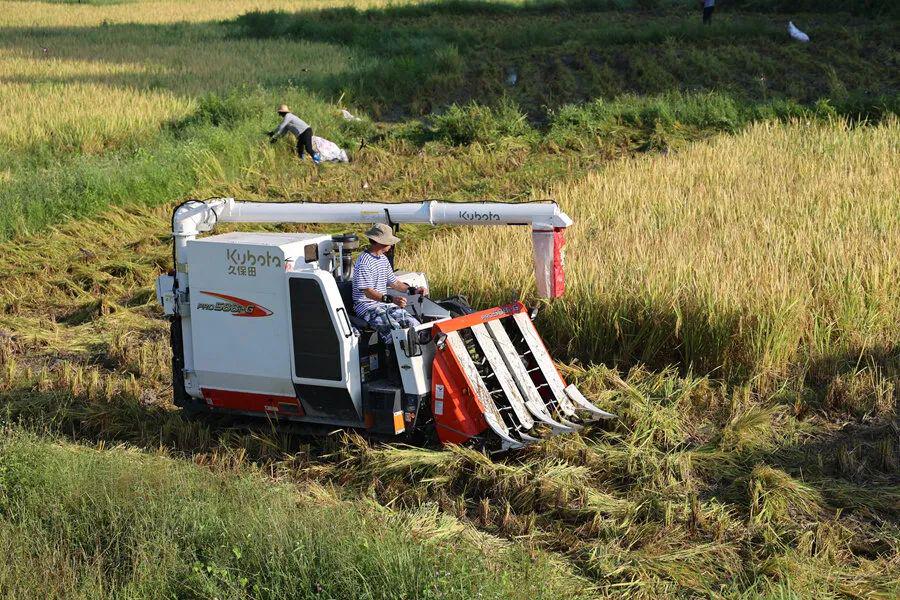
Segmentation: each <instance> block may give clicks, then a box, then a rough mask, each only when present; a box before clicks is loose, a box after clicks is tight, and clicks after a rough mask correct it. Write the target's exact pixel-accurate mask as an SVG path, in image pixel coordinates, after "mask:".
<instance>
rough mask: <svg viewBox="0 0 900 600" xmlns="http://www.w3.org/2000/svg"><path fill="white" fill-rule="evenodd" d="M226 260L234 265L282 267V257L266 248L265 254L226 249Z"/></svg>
mask: <svg viewBox="0 0 900 600" xmlns="http://www.w3.org/2000/svg"><path fill="white" fill-rule="evenodd" d="M225 260H226V261H227V262H229V263H231V264H232V265H238V266H247V267H280V266H281V257H280V256H276V255H274V254H272V253H271V252H269V251H268V250H266V253H265V254H254V253H253V252H250V251H249V250H244V251H243V252H239V251H238V250H236V249H231V250H225Z"/></svg>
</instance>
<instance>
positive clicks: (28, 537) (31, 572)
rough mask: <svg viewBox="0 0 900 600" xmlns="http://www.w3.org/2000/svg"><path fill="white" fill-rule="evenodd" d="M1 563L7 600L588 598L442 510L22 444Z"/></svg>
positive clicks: (12, 451)
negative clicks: (386, 505)
mask: <svg viewBox="0 0 900 600" xmlns="http://www.w3.org/2000/svg"><path fill="white" fill-rule="evenodd" d="M425 532H428V533H429V534H434V535H427V536H426V535H423V534H424V533H425ZM440 534H442V535H440ZM0 548H3V551H4V561H3V563H2V566H0V591H2V593H3V595H4V596H7V597H17V598H119V597H141V598H171V597H180V598H185V597H190V598H213V597H216V598H257V599H262V598H285V597H291V598H340V597H344V598H346V597H352V598H373V599H374V598H410V599H413V598H416V599H437V598H447V599H450V598H460V599H468V598H472V597H479V596H480V597H485V598H521V599H527V598H546V599H550V598H558V597H560V596H565V597H579V596H580V597H587V594H588V590H587V588H585V586H584V581H583V580H580V578H578V577H576V576H574V574H572V573H571V572H567V569H565V567H561V565H560V564H559V563H557V562H552V561H551V560H550V559H549V557H548V555H546V554H541V553H537V554H535V553H531V554H529V553H528V552H526V551H525V550H524V549H523V548H521V547H517V546H516V545H510V544H506V543H504V542H502V541H501V540H499V539H496V538H492V537H491V536H487V535H483V534H478V533H477V532H475V531H474V530H473V529H471V528H470V527H467V526H466V525H464V524H461V523H459V522H454V520H453V519H450V518H448V517H445V516H439V515H437V514H435V513H430V512H429V511H427V510H422V511H420V512H410V513H406V514H403V515H400V514H392V513H388V512H384V511H381V510H379V509H378V508H377V507H375V506H373V505H371V504H369V503H366V502H365V501H352V502H351V501H342V500H341V499H340V498H339V497H337V496H336V495H335V493H334V491H333V490H330V489H328V488H327V487H321V486H318V485H315V484H312V483H308V484H301V485H298V486H293V485H290V484H286V483H273V482H271V481H266V479H265V478H264V477H263V476H262V474H261V473H259V472H258V471H256V470H255V469H253V468H251V467H247V466H238V467H236V468H235V469H233V470H232V471H231V472H220V473H213V472H210V471H209V470H207V469H204V468H202V467H198V466H195V465H193V464H191V463H189V462H183V461H177V460H173V459H172V458H168V457H166V456H165V455H164V454H159V453H157V454H144V453H140V452H136V451H133V450H128V449H125V448H116V449H112V450H106V451H98V450H94V449H89V448H85V447H83V446H74V445H72V444H66V443H53V442H51V441H47V440H46V439H41V438H37V437H34V436H31V435H27V434H23V433H21V432H17V431H14V430H8V429H7V430H5V431H4V432H3V439H2V442H0ZM498 573H499V574H500V575H499V576H498Z"/></svg>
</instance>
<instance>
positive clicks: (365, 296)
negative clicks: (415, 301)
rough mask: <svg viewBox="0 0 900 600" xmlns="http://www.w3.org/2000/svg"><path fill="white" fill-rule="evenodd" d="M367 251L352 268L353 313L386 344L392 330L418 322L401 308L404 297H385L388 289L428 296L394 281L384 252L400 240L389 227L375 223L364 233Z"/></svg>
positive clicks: (394, 278)
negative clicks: (367, 242) (367, 239)
mask: <svg viewBox="0 0 900 600" xmlns="http://www.w3.org/2000/svg"><path fill="white" fill-rule="evenodd" d="M366 237H367V238H369V242H370V244H369V248H368V249H367V250H365V251H364V252H363V253H362V254H360V255H359V258H357V259H356V263H355V264H354V267H353V310H354V312H355V313H356V316H357V317H359V318H360V319H362V320H364V321H365V322H366V323H368V324H369V326H370V327H372V328H374V329H375V330H376V331H377V332H378V335H379V337H381V339H382V340H383V341H385V342H388V341H390V337H391V330H392V329H397V328H400V327H415V326H416V325H419V321H418V320H417V319H416V318H415V317H413V316H412V315H411V314H409V313H408V312H407V311H406V310H404V307H405V306H406V298H404V297H403V296H389V295H387V288H391V289H392V290H396V291H398V292H405V293H407V294H416V293H422V294H427V293H428V290H427V289H425V288H421V289H419V288H414V287H412V286H410V285H407V284H405V283H403V282H402V281H400V280H399V279H397V277H396V276H395V275H394V269H393V267H391V263H390V261H389V260H388V257H387V256H385V253H386V252H388V251H389V250H390V249H391V246H393V245H394V244H396V243H397V242H399V241H400V238H398V237H397V236H395V235H394V234H393V232H392V231H391V228H390V227H389V226H387V225H385V224H383V223H376V224H375V225H373V226H372V228H371V229H369V230H368V231H367V232H366Z"/></svg>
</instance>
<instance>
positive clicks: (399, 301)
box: [362, 283, 409, 308]
mask: <svg viewBox="0 0 900 600" xmlns="http://www.w3.org/2000/svg"><path fill="white" fill-rule="evenodd" d="M403 285H406V284H405V283H404V284H403ZM388 287H390V288H391V289H395V290H397V291H398V292H402V291H405V290H400V289H397V288H396V287H394V285H393V284H391V285H390V286H388ZM406 287H407V288H409V286H408V285H407V286H406ZM362 293H363V294H364V295H365V297H366V298H368V299H369V300H375V301H377V302H384V298H383V297H382V295H381V292H379V291H378V290H376V289H374V288H363V289H362ZM390 301H391V302H393V303H394V304H396V305H397V306H399V307H400V308H403V307H404V306H406V298H404V297H403V296H392V297H391V300H390Z"/></svg>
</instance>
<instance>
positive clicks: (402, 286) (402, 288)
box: [388, 279, 428, 296]
mask: <svg viewBox="0 0 900 600" xmlns="http://www.w3.org/2000/svg"><path fill="white" fill-rule="evenodd" d="M388 287H389V288H391V289H392V290H397V291H398V292H406V293H408V294H409V293H415V294H422V295H425V296H427V295H428V288H426V287H420V288H413V286H411V285H409V284H407V283H403V282H402V281H400V280H399V279H395V280H394V281H393V282H391V283H389V284H388Z"/></svg>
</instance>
